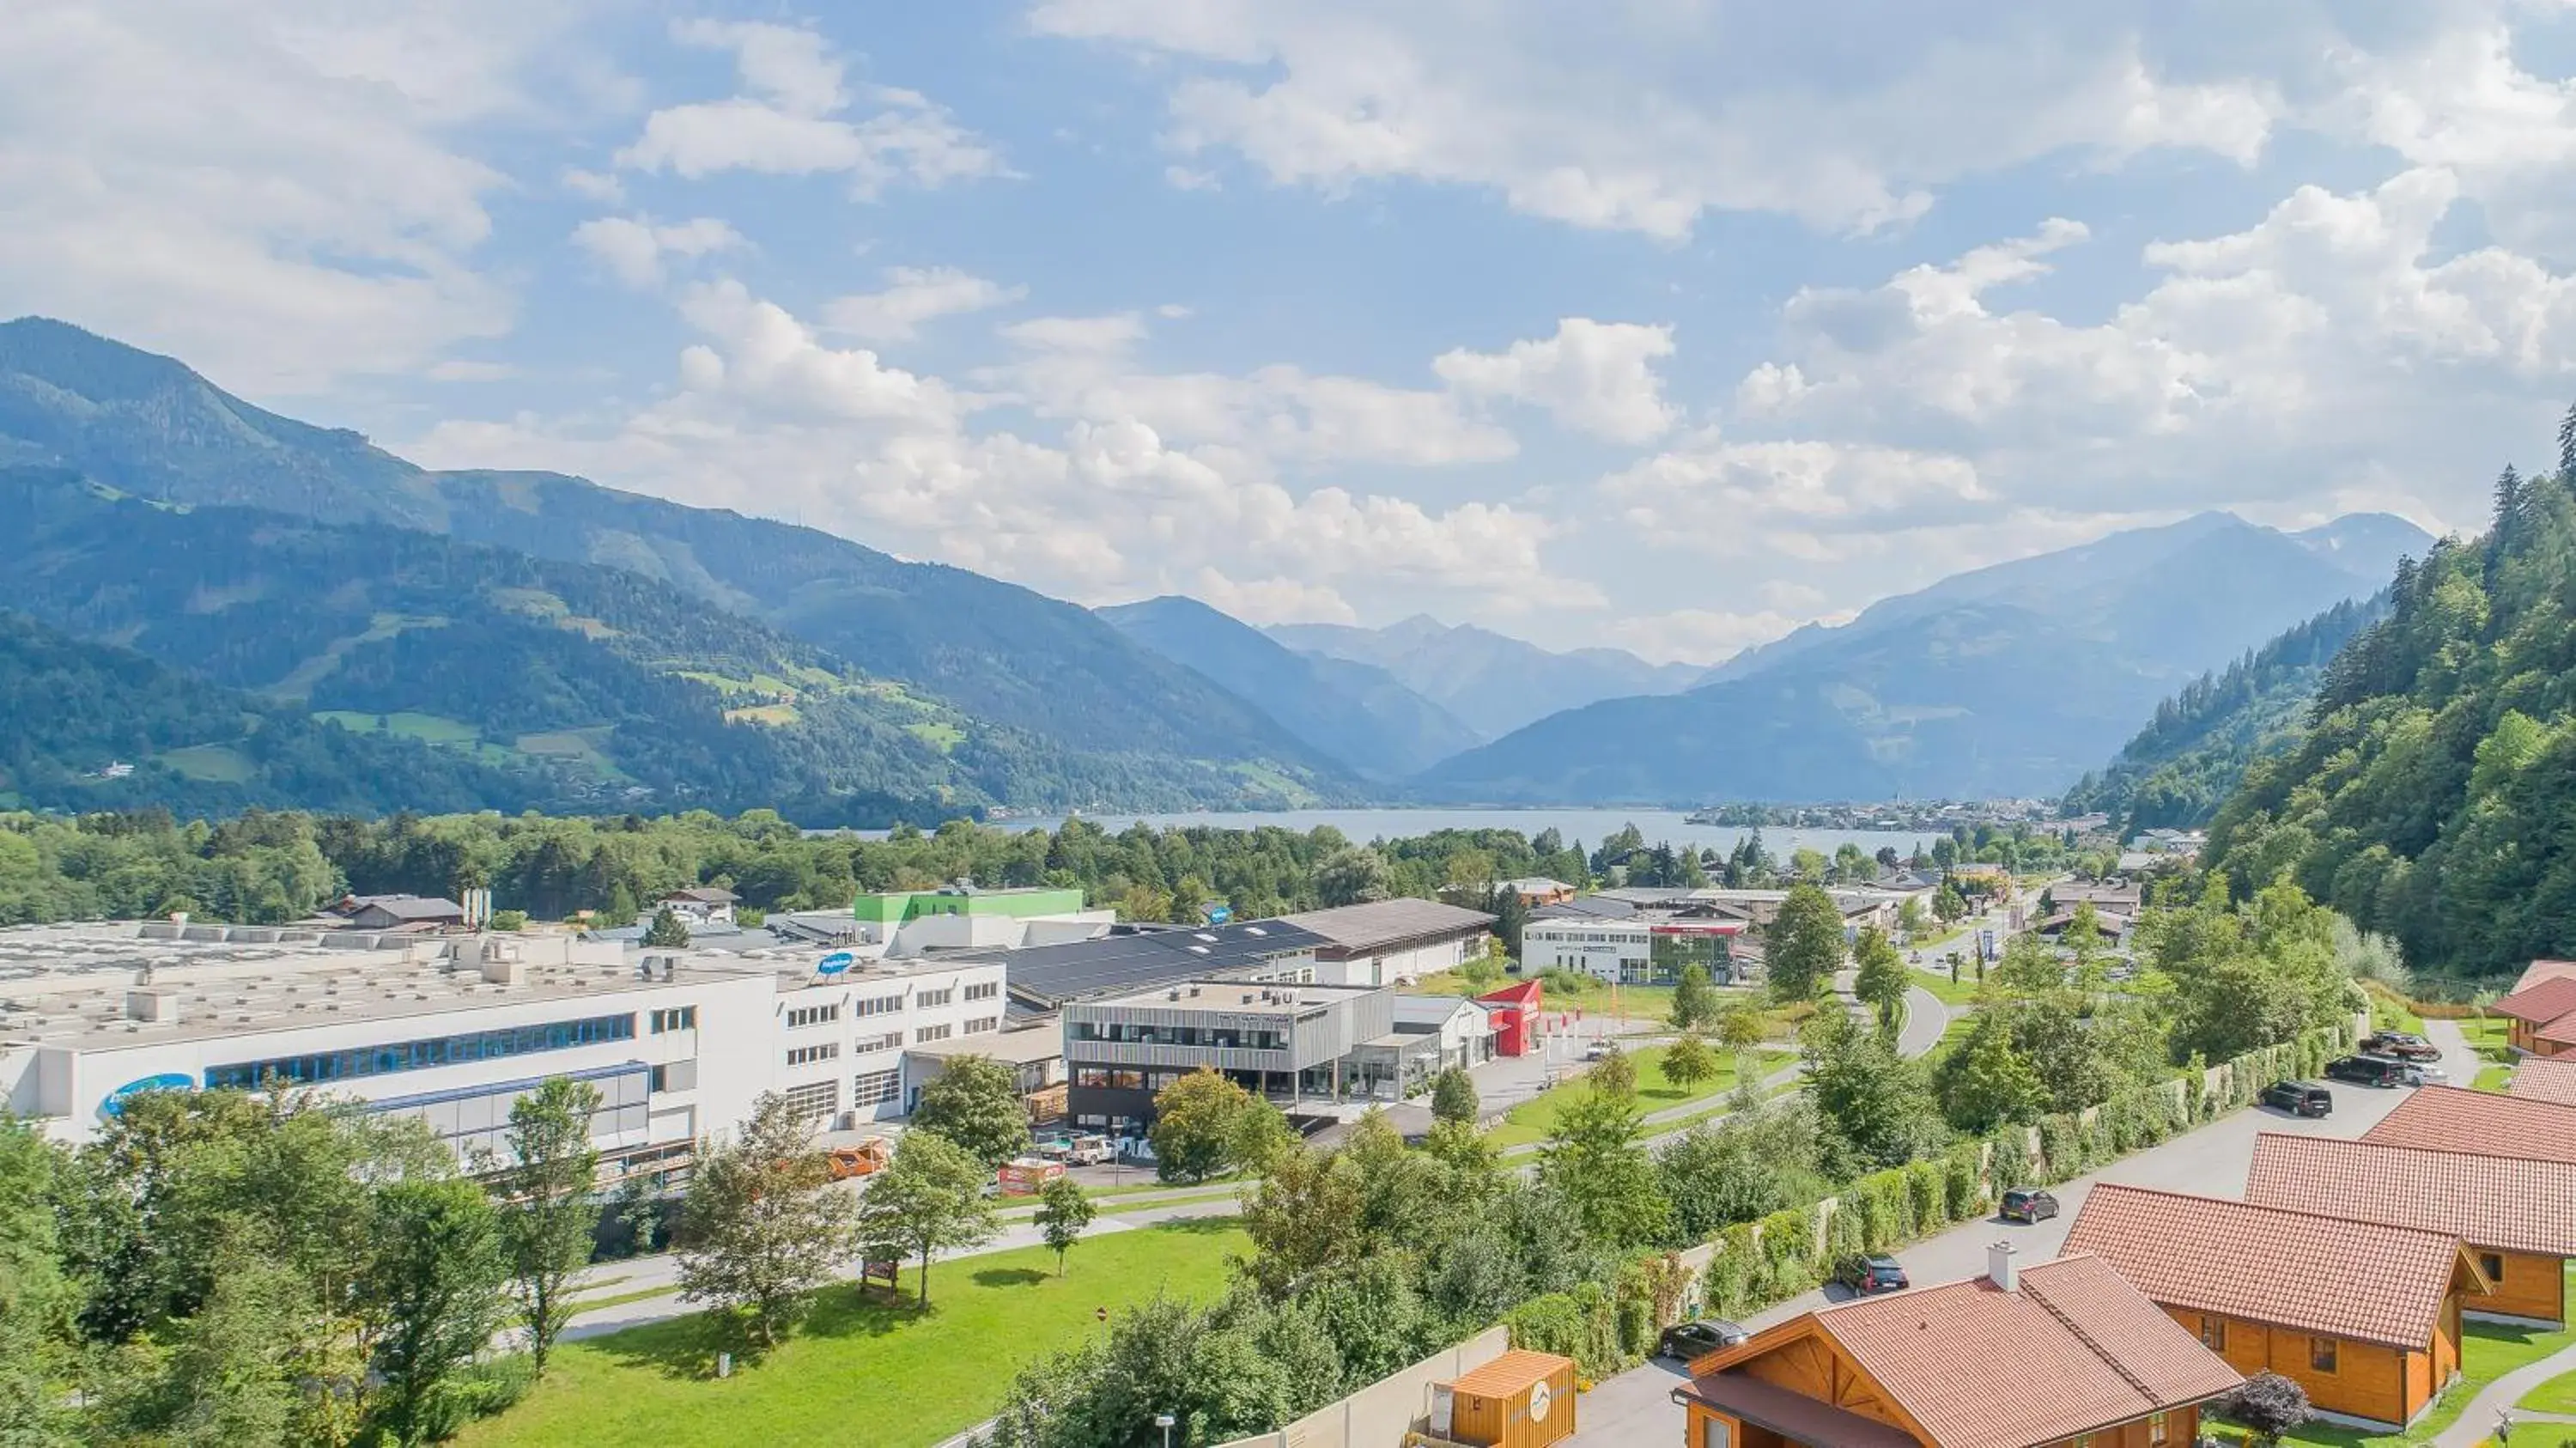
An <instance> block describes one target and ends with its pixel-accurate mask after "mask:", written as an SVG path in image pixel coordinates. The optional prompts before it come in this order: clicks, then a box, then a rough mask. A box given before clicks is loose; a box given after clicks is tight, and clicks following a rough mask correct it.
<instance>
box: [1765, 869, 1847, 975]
mask: <svg viewBox="0 0 2576 1448" xmlns="http://www.w3.org/2000/svg"><path fill="white" fill-rule="evenodd" d="M1766 939H1767V941H1768V944H1767V946H1766V948H1765V951H1764V955H1763V968H1764V970H1765V971H1767V972H1768V974H1769V984H1770V988H1771V994H1772V996H1773V997H1774V998H1776V999H1779V1000H1783V1001H1808V1000H1814V999H1815V998H1816V997H1817V996H1819V995H1821V994H1823V993H1824V990H1825V988H1826V987H1827V986H1828V985H1831V984H1832V983H1833V978H1834V972H1835V971H1838V970H1840V969H1842V964H1843V913H1842V911H1841V910H1839V909H1837V908H1836V907H1835V905H1834V897H1832V896H1831V895H1828V894H1826V893H1825V892H1824V888H1823V887H1822V886H1819V885H1815V884H1811V883H1807V882H1804V881H1802V882H1800V883H1798V884H1796V885H1792V886H1790V887H1789V895H1788V898H1787V899H1785V900H1783V901H1781V902H1780V913H1779V915H1778V916H1777V917H1776V918H1775V919H1773V920H1772V922H1771V927H1770V930H1769V931H1768V932H1767V935H1766Z"/></svg>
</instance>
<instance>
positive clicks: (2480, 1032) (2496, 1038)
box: [2460, 1017, 2513, 1091]
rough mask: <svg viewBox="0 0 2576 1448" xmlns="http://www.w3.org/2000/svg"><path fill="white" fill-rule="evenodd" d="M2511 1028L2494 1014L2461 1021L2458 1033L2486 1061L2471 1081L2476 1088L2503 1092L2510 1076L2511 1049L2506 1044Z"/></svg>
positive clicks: (2511, 1073) (2511, 1068)
mask: <svg viewBox="0 0 2576 1448" xmlns="http://www.w3.org/2000/svg"><path fill="white" fill-rule="evenodd" d="M2510 1029H2511V1028H2510V1027H2509V1026H2508V1025H2507V1024H2506V1022H2505V1021H2503V1020H2502V1019H2500V1018H2494V1017H2490V1018H2488V1019H2485V1020H2476V1019H2471V1020H2465V1021H2462V1022H2460V1034H2461V1035H2463V1036H2465V1037H2467V1038H2468V1042H2469V1046H2470V1048H2471V1049H2473V1050H2475V1051H2476V1052H2477V1053H2478V1058H2479V1059H2480V1060H2482V1061H2484V1062H2486V1064H2485V1065H2483V1066H2480V1067H2479V1068H2478V1079H2477V1080H2475V1081H2473V1082H2471V1083H2470V1084H2471V1085H2473V1086H2475V1087H2476V1088H2477V1089H2478V1090H2480V1091H2502V1090H2503V1089H2504V1088H2505V1085H2506V1083H2507V1082H2510V1081H2511V1080H2512V1079H2513V1051H2512V1048H2510V1047H2508V1046H2507V1045H2506V1044H2505V1041H2506V1040H2507V1032H2508V1031H2509V1030H2510Z"/></svg>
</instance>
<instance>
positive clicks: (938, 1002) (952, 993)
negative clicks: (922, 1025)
mask: <svg viewBox="0 0 2576 1448" xmlns="http://www.w3.org/2000/svg"><path fill="white" fill-rule="evenodd" d="M955 999H957V987H955V986H953V985H952V986H949V987H947V988H946V989H944V990H926V991H923V992H922V993H921V994H919V995H917V996H915V997H913V1002H912V1003H913V1004H914V1005H917V1006H919V1007H921V1008H922V1009H923V1010H928V1009H930V1008H931V1007H933V1006H944V1005H946V1004H948V1003H949V1002H950V1001H953V1000H955Z"/></svg>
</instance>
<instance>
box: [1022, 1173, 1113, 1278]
mask: <svg viewBox="0 0 2576 1448" xmlns="http://www.w3.org/2000/svg"><path fill="white" fill-rule="evenodd" d="M1099 1215H1100V1208H1099V1207H1097V1206H1095V1205H1093V1204H1092V1200H1091V1198H1089V1197H1087V1196H1084V1195H1083V1194H1082V1188H1081V1186H1080V1185H1079V1184H1077V1183H1076V1182H1075V1181H1074V1179H1073V1178H1071V1177H1057V1178H1056V1179H1055V1180H1053V1181H1051V1182H1048V1183H1047V1184H1046V1186H1045V1188H1044V1189H1043V1190H1041V1191H1040V1192H1039V1193H1038V1211H1037V1218H1036V1221H1037V1227H1038V1233H1039V1235H1041V1236H1043V1237H1045V1238H1046V1244H1047V1250H1048V1251H1050V1252H1053V1253H1054V1254H1055V1275H1056V1276H1058V1277H1062V1276H1063V1275H1064V1254H1065V1253H1067V1252H1070V1251H1072V1250H1073V1244H1074V1243H1076V1242H1078V1241H1080V1240H1082V1234H1083V1233H1084V1232H1086V1231H1089V1230H1090V1228H1091V1222H1092V1219H1093V1218H1094V1217H1097V1216H1099Z"/></svg>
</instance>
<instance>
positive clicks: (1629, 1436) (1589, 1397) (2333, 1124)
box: [1566, 1021, 2478, 1448]
mask: <svg viewBox="0 0 2576 1448" xmlns="http://www.w3.org/2000/svg"><path fill="white" fill-rule="evenodd" d="M2427 1032H2428V1034H2429V1035H2430V1036H2431V1038H2432V1039H2433V1040H2434V1041H2435V1042H2436V1043H2438V1044H2439V1045H2441V1046H2442V1048H2443V1058H2442V1066H2443V1069H2445V1070H2447V1071H2448V1072H2450V1074H2451V1079H2452V1080H2453V1081H2469V1080H2474V1079H2476V1074H2477V1067H2478V1058H2477V1053H2476V1052H2474V1051H2472V1050H2470V1049H2469V1048H2468V1045H2467V1043H2466V1042H2465V1041H2464V1040H2462V1038H2461V1036H2460V1031H2459V1028H2458V1027H2457V1026H2455V1025H2453V1024H2451V1023H2450V1022H2448V1021H2432V1022H2428V1023H2427ZM2329 1089H2331V1090H2332V1091H2333V1092H2334V1097H2335V1110H2334V1115H2332V1116H2330V1117H2327V1118H2326V1119H2325V1120H2323V1121H2310V1120H2305V1119H2303V1118H2300V1117H2295V1116H2286V1115H2283V1114H2282V1113H2280V1112H2277V1111H2267V1110H2262V1109H2259V1108H2258V1109H2255V1110H2251V1111H2240V1112H2238V1113H2237V1114H2235V1115H2234V1116H2230V1117H2227V1118H2226V1119H2224V1120H2221V1121H2213V1122H2211V1123H2210V1124H2209V1125H2207V1126H2204V1127H2201V1128H2200V1129H2199V1130H2197V1131H2193V1132H2190V1133H2187V1134H2185V1135H2183V1136H2178V1137H2176V1138H2174V1139H2173V1140H2171V1141H2168V1142H2166V1143H2164V1144H2163V1145H2162V1146H2158V1147H2154V1148H2151V1149H2149V1150H2147V1151H2142V1152H2139V1153H2138V1154H2137V1155H2135V1156H2131V1157H2128V1158H2126V1159H2124V1160H2122V1161H2118V1162H2114V1163H2113V1164H2111V1165H2110V1166H2107V1167H2104V1168H2103V1169H2102V1170H2100V1171H2098V1172H2095V1173H2093V1174H2091V1175H2089V1176H2084V1177H2079V1178H2077V1179H2076V1180H2074V1181H2070V1182H2065V1183H2061V1184H2060V1185H2057V1186H2054V1187H2051V1188H2050V1189H2049V1190H2050V1191H2052V1192H2054V1193H2055V1194H2056V1196H2057V1200H2058V1203H2059V1205H2060V1207H2061V1208H2062V1211H2061V1213H2060V1214H2059V1216H2058V1217H2057V1219H2056V1220H2054V1221H2048V1222H2040V1223H2036V1224H2033V1225H2030V1226H2022V1225H2018V1224H2013V1225H2007V1224H2005V1223H2003V1222H2002V1221H2000V1220H1999V1219H1996V1218H1991V1217H1989V1218H1987V1219H1985V1220H1983V1221H1977V1222H1968V1223H1965V1224H1962V1225H1960V1226H1957V1227H1953V1228H1951V1229H1950V1230H1949V1231H1946V1232H1943V1233H1941V1234H1940V1235H1939V1236H1936V1237H1927V1238H1925V1239H1924V1240H1923V1241H1920V1242H1917V1243H1915V1244H1914V1245H1913V1246H1911V1247H1908V1248H1906V1249H1904V1250H1903V1251H1900V1252H1898V1253H1897V1254H1896V1259H1897V1260H1898V1261H1899V1262H1902V1263H1904V1264H1905V1274H1906V1276H1907V1277H1908V1278H1910V1279H1912V1280H1913V1281H1915V1282H1917V1283H1921V1284H1924V1285H1927V1286H1928V1285H1932V1284H1936V1283H1942V1282H1956V1281H1959V1280H1960V1279H1962V1278H1967V1277H1974V1276H1977V1275H1979V1274H1981V1273H1983V1272H1984V1271H1985V1270H1986V1248H1987V1246H1988V1245H1989V1244H1991V1243H1993V1242H1995V1241H1996V1240H1998V1239H2004V1240H2009V1241H2010V1242H2011V1243H2012V1244H2013V1245H2014V1246H2015V1247H2016V1248H2018V1249H2019V1252H2020V1259H2021V1261H2023V1262H2024V1263H2031V1262H2046V1261H2048V1260H2050V1259H2051V1258H2053V1257H2055V1256H2056V1255H2057V1252H2058V1249H2059V1247H2060V1246H2062V1245H2063V1244H2064V1243H2065V1241H2066V1233H2067V1230H2068V1229H2069V1228H2071V1227H2073V1226H2074V1225H2075V1218H2076V1215H2077V1214H2078V1213H2079V1212H2081V1211H2082V1210H2083V1209H2084V1199H2085V1198H2086V1197H2087V1196H2089V1195H2090V1194H2091V1192H2092V1189H2093V1184H2094V1183H2096V1182H2119V1183H2124V1184H2126V1185H2130V1186H2142V1187H2156V1188H2160V1189H2163V1190H2166V1191H2178V1192H2193V1193H2197V1194H2199V1195H2202V1196H2219V1197H2233V1196H2238V1195H2240V1194H2242V1193H2243V1192H2244V1190H2245V1173H2246V1169H2247V1167H2248V1166H2249V1165H2250V1164H2251V1163H2252V1161H2253V1156H2254V1138H2255V1136H2256V1135H2257V1134H2259V1133H2262V1132H2267V1131H2274V1132H2298V1133H2305V1134H2308V1135H2316V1136H2336V1137H2346V1138H2349V1137H2356V1136H2359V1135H2361V1134H2362V1133H2363V1132H2365V1131H2368V1130H2369V1129H2370V1128H2371V1127H2373V1126H2375V1125H2377V1124H2378V1122H2379V1119H2380V1118H2381V1117H2383V1116H2385V1115H2387V1114H2388V1113H2389V1111H2390V1110H2392V1109H2394V1108H2395V1107H2396V1105H2397V1103H2398V1101H2399V1100H2400V1099H2401V1098H2403V1097H2404V1096H2405V1094H2406V1093H2405V1091H2403V1090H2380V1089H2377V1088H2373V1087H2369V1086H2349V1085H2344V1084H2341V1083H2330V1086H2329ZM1842 1296H1843V1293H1842V1292H1841V1290H1840V1289H1839V1288H1837V1289H1834V1290H1833V1292H1832V1295H1831V1297H1830V1298H1829V1297H1828V1295H1827V1294H1826V1293H1823V1292H1811V1293H1808V1294H1806V1295H1805V1296H1803V1297H1799V1298H1795V1299H1793V1300H1791V1301H1789V1302H1785V1303H1782V1304H1781V1305H1780V1306H1778V1307H1774V1308H1772V1309H1770V1310H1768V1311H1766V1312H1763V1313H1760V1314H1757V1315H1756V1316H1754V1317H1752V1318H1750V1319H1748V1320H1747V1321H1746V1324H1745V1325H1746V1326H1748V1327H1751V1328H1754V1329H1756V1330H1759V1329H1761V1328H1765V1327H1769V1326H1770V1325H1772V1324H1773V1323H1777V1322H1785V1321H1787V1320H1788V1319H1790V1318H1792V1317H1795V1316H1797V1315H1798V1314H1800V1313H1802V1312H1810V1311H1813V1310H1815V1309H1816V1308H1819V1307H1822V1306H1825V1305H1826V1304H1827V1302H1828V1301H1829V1300H1840V1299H1841V1297H1842ZM1681 1380H1682V1370H1681V1365H1680V1364H1678V1363H1668V1362H1664V1361H1661V1360H1657V1361H1655V1362H1652V1363H1649V1364H1647V1365H1646V1366H1644V1367H1641V1368H1636V1369H1633V1370H1631V1371H1629V1372H1625V1373H1622V1374H1620V1375H1619V1376H1618V1377H1615V1378H1612V1379H1610V1380H1609V1381H1607V1382H1605V1383H1602V1384H1601V1385H1600V1386H1598V1387H1596V1388H1594V1389H1593V1390H1592V1391H1591V1392H1590V1393H1587V1394H1585V1395H1584V1396H1583V1398H1582V1399H1581V1401H1580V1405H1579V1406H1578V1407H1577V1409H1576V1413H1577V1418H1578V1421H1579V1422H1580V1423H1581V1424H1582V1429H1581V1431H1579V1432H1577V1433H1576V1434H1575V1435H1574V1436H1573V1437H1571V1438H1569V1439H1567V1440H1566V1441H1567V1442H1568V1443H1571V1444H1576V1445H1580V1448H1608V1445H1612V1444H1618V1445H1628V1444H1639V1443H1678V1442H1680V1441H1681V1439H1682V1432H1683V1427H1684V1422H1683V1416H1684V1415H1683V1413H1682V1410H1681V1408H1680V1407H1678V1406H1676V1405H1675V1404H1674V1403H1673V1401H1672V1397H1671V1394H1672V1390H1673V1389H1674V1388H1675V1387H1676V1386H1678V1385H1679V1384H1680V1382H1681Z"/></svg>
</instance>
